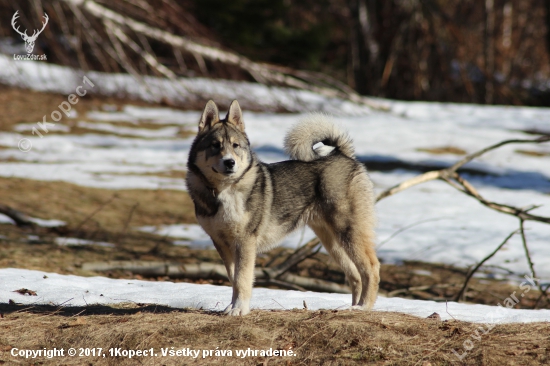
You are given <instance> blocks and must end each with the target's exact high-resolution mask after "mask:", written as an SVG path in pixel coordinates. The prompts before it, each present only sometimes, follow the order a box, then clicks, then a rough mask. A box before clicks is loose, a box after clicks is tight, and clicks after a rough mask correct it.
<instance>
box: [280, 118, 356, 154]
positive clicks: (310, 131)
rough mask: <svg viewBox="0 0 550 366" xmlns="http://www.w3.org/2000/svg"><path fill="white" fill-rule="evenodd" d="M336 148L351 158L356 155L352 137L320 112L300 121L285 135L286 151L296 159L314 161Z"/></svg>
mask: <svg viewBox="0 0 550 366" xmlns="http://www.w3.org/2000/svg"><path fill="white" fill-rule="evenodd" d="M319 143H321V144H319ZM335 149H336V150H338V151H339V152H341V153H342V154H344V155H346V156H348V157H350V158H354V156H355V151H354V149H353V142H352V140H351V137H350V136H349V135H348V134H347V133H346V132H344V131H342V130H340V129H339V128H338V126H336V125H335V124H334V123H333V122H332V121H331V120H330V119H329V117H328V116H326V115H324V114H320V113H318V114H311V115H309V116H308V117H306V118H304V119H303V120H302V121H300V122H298V123H297V124H296V125H295V126H293V127H292V128H291V129H290V131H288V133H287V134H286V137H285V151H286V153H287V154H288V155H290V158H291V159H294V160H302V161H312V160H315V159H318V158H320V157H323V156H326V155H328V154H330V153H331V152H332V151H333V150H335Z"/></svg>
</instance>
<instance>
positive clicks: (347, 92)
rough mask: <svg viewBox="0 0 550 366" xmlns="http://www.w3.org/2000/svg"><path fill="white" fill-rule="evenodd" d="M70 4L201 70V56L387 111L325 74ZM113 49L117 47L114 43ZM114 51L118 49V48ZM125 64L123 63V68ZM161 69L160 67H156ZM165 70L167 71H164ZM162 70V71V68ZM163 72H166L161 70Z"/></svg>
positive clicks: (268, 80) (262, 79)
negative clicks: (186, 56)
mask: <svg viewBox="0 0 550 366" xmlns="http://www.w3.org/2000/svg"><path fill="white" fill-rule="evenodd" d="M66 1H67V2H69V3H72V4H73V6H82V7H83V8H84V9H86V11H88V12H89V13H90V14H91V15H92V16H94V17H96V18H98V19H100V20H102V21H103V22H104V23H105V24H106V25H108V24H112V23H116V24H118V25H119V26H121V27H125V28H128V29H131V30H132V31H134V32H135V33H136V34H142V35H144V36H146V37H149V38H151V39H154V40H157V41H160V42H162V43H166V44H168V45H170V46H171V47H173V48H175V49H181V50H184V51H186V52H189V53H190V54H192V55H193V56H194V57H195V58H196V59H197V62H198V63H199V65H201V69H205V68H206V66H205V65H204V61H202V62H201V61H200V60H202V59H203V58H204V59H207V60H211V61H218V62H221V63H224V64H227V65H232V66H236V67H239V68H241V69H243V70H245V71H246V72H248V73H249V74H250V75H251V76H252V77H253V78H254V79H255V80H256V81H257V82H259V83H262V84H266V85H281V86H288V87H292V88H297V89H301V90H309V91H312V92H315V93H318V94H321V95H323V96H325V97H329V98H342V99H347V100H350V101H352V102H354V103H358V104H362V105H366V106H368V107H370V108H373V109H379V110H388V106H386V105H385V104H384V103H380V102H376V101H373V100H371V99H370V98H367V97H364V96H361V95H359V94H358V93H357V92H355V91H354V90H352V89H351V88H349V87H347V86H343V84H342V83H340V82H338V81H337V80H335V79H333V78H331V77H330V76H328V75H324V76H323V78H322V79H321V80H320V81H318V80H319V74H318V73H309V72H307V71H294V70H288V69H286V68H281V67H278V66H274V65H269V64H265V63H257V62H253V61H252V60H250V59H248V58H246V57H244V56H242V55H239V54H237V53H235V52H231V51H224V50H222V49H219V48H216V47H213V46H208V45H205V44H201V43H198V42H196V41H193V40H191V39H188V38H186V37H183V36H178V35H175V34H172V33H169V32H167V31H164V30H162V29H160V28H157V27H153V26H150V25H148V24H145V23H143V22H139V21H136V20H134V19H132V18H130V17H127V16H124V15H122V14H120V13H117V12H115V11H113V10H111V9H108V8H106V7H104V6H102V5H100V4H99V3H97V2H95V1H93V0H87V1H85V2H83V1H81V0H66ZM106 32H107V33H109V32H112V31H111V30H110V29H109V27H106ZM117 36H121V37H125V36H124V35H123V33H122V32H118V34H117ZM114 45H115V48H116V44H114ZM129 46H130V47H131V48H132V49H133V50H134V51H135V52H136V53H137V54H138V55H140V57H142V58H143V57H144V54H143V53H142V52H141V51H140V50H137V49H136V47H135V46H134V45H132V44H129ZM117 53H119V52H118V50H117ZM146 61H147V62H148V63H150V64H151V62H152V63H153V65H152V66H153V68H154V69H157V70H158V64H157V63H156V60H153V59H151V57H148V60H147V59H146ZM127 66H128V65H126V66H125V68H126V69H128V68H127ZM159 71H160V70H159ZM163 71H166V70H163ZM161 72H162V71H161ZM162 73H163V74H165V75H166V73H165V72H162Z"/></svg>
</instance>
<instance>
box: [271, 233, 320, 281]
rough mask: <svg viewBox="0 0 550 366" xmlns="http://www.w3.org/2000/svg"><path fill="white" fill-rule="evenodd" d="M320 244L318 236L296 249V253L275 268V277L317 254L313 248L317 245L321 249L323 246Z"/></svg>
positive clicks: (273, 272)
mask: <svg viewBox="0 0 550 366" xmlns="http://www.w3.org/2000/svg"><path fill="white" fill-rule="evenodd" d="M320 245H321V242H320V241H319V239H318V238H314V239H312V240H310V241H309V242H308V243H306V244H305V245H303V246H301V247H300V248H298V249H297V250H296V251H294V253H292V254H291V255H290V256H289V257H288V258H287V259H286V260H285V261H284V262H283V263H281V264H280V265H278V266H277V267H275V268H273V271H272V274H274V275H275V278H278V277H280V276H281V275H282V274H284V273H285V272H287V271H288V270H289V269H290V268H292V267H293V266H294V265H296V264H298V263H300V262H302V261H303V260H304V259H306V258H308V257H309V256H311V255H313V254H315V253H314V252H313V250H314V249H315V248H316V247H319V249H320V248H321V247H320ZM319 249H318V250H319Z"/></svg>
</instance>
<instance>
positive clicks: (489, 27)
mask: <svg viewBox="0 0 550 366" xmlns="http://www.w3.org/2000/svg"><path fill="white" fill-rule="evenodd" d="M484 43H485V44H484V46H485V47H484V48H485V55H484V56H485V57H484V58H485V103H486V104H493V101H494V95H495V90H494V84H493V80H494V77H493V76H494V74H495V2H494V0H485V42H484Z"/></svg>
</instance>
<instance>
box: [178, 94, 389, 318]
mask: <svg viewBox="0 0 550 366" xmlns="http://www.w3.org/2000/svg"><path fill="white" fill-rule="evenodd" d="M319 142H322V144H319ZM285 149H286V151H287V153H288V154H289V155H290V157H291V158H292V159H293V160H289V161H283V162H279V163H275V164H265V163H262V162H261V161H259V160H258V158H257V157H256V155H255V154H254V153H253V152H252V151H251V150H250V143H249V141H248V137H247V135H246V133H245V131H244V121H243V117H242V112H241V109H240V107H239V104H238V103H237V101H233V103H232V104H231V106H230V107H229V112H228V114H227V116H226V117H225V118H224V119H220V118H219V113H218V108H217V106H216V104H215V103H214V102H213V101H209V102H208V103H207V104H206V107H205V109H204V112H203V114H202V116H201V119H200V122H199V132H198V135H197V137H196V138H195V140H194V141H193V145H192V146H191V152H190V154H189V160H188V164H187V166H188V173H187V187H188V190H189V193H190V195H191V198H192V199H193V202H194V204H195V212H196V215H197V220H198V221H199V223H200V224H201V226H202V227H203V228H204V230H205V231H206V232H207V233H208V235H210V237H211V238H212V241H213V242H214V245H215V247H216V249H217V250H218V253H219V254H220V256H221V258H222V259H223V262H224V264H225V267H226V268H227V274H228V277H229V280H230V281H231V283H232V285H233V299H232V300H231V304H230V305H229V306H228V307H227V308H226V309H225V312H226V313H227V314H229V315H246V314H248V313H249V311H250V308H249V306H250V297H251V294H252V284H253V281H254V264H255V260H256V254H257V253H258V252H262V251H266V250H269V249H271V248H273V247H274V246H275V245H276V244H277V243H278V242H279V241H280V240H281V239H282V238H283V237H284V236H286V235H287V234H289V233H290V232H292V231H293V230H295V229H297V228H299V227H301V226H303V225H309V227H311V228H312V229H313V231H314V232H315V234H317V236H318V237H319V239H320V240H321V242H322V243H323V245H324V246H325V248H326V249H327V251H328V252H329V253H330V254H331V255H332V257H333V258H334V259H335V260H336V261H337V262H338V263H339V264H340V266H341V267H342V269H343V270H344V272H345V274H346V277H347V279H348V281H349V283H350V286H351V289H352V307H353V308H358V309H370V308H372V306H373V305H374V302H375V301H376V295H377V292H378V282H379V269H380V264H379V262H378V259H377V257H376V253H375V249H374V226H375V215H374V198H373V187H372V183H371V181H370V179H369V177H368V175H367V172H366V169H365V167H364V166H363V165H362V164H361V163H359V162H358V161H357V160H356V159H355V158H354V149H353V145H352V141H351V139H350V138H349V136H348V135H347V134H345V133H343V132H342V131H340V130H339V129H338V128H337V127H336V126H335V125H334V124H332V123H331V122H330V121H329V120H328V118H327V117H325V116H323V115H320V114H318V115H311V116H310V117H308V118H306V119H305V120H304V121H302V122H301V123H299V124H298V125H296V126H295V127H294V128H293V129H292V130H291V131H290V132H288V134H287V136H286V139H285Z"/></svg>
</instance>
